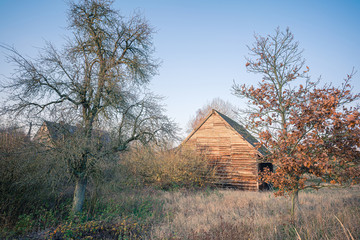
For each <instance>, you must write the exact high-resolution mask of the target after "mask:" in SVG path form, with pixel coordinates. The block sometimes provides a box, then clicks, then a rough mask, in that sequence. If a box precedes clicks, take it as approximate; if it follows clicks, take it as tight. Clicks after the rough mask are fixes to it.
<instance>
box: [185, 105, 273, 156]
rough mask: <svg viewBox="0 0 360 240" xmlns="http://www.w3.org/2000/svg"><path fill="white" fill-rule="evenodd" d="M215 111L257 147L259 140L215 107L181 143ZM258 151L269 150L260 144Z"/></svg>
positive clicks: (265, 151) (263, 152)
mask: <svg viewBox="0 0 360 240" xmlns="http://www.w3.org/2000/svg"><path fill="white" fill-rule="evenodd" d="M215 113H216V114H218V115H219V116H220V117H221V118H222V119H223V120H224V121H225V122H226V123H227V124H228V125H229V126H230V127H231V128H232V129H234V130H235V131H236V132H237V133H238V134H240V136H242V137H243V138H244V139H245V140H246V141H247V142H248V143H250V145H251V146H253V147H254V148H256V147H257V146H256V145H257V143H259V141H258V140H257V139H256V138H255V137H254V136H253V135H251V134H250V133H249V131H248V130H246V128H245V127H243V126H242V125H240V124H239V123H237V122H235V121H234V120H232V119H231V118H229V117H228V116H226V115H224V114H222V113H220V112H218V111H216V110H215V109H213V110H212V111H211V112H210V113H209V114H208V115H207V116H206V117H205V118H204V120H203V121H202V122H201V123H200V124H199V125H198V126H197V127H196V128H195V129H194V130H193V131H192V132H191V133H190V134H189V136H188V137H187V138H186V139H185V140H184V141H183V143H182V144H184V143H186V142H187V141H188V140H189V139H190V138H191V137H192V136H193V135H194V134H195V132H196V131H197V130H198V129H199V128H200V127H201V126H202V125H203V124H204V123H205V122H206V121H207V120H208V119H209V118H210V117H211V116H212V115H213V114H215ZM258 151H259V153H260V154H261V155H263V156H265V155H267V154H268V153H269V150H267V149H266V148H265V147H264V146H261V147H260V148H259V149H258Z"/></svg>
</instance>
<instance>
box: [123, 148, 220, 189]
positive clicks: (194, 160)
mask: <svg viewBox="0 0 360 240" xmlns="http://www.w3.org/2000/svg"><path fill="white" fill-rule="evenodd" d="M124 165H125V167H126V168H127V169H129V171H130V172H131V173H132V174H133V176H134V177H135V181H136V184H138V185H151V186H156V187H158V188H160V189H165V190H166V189H173V188H181V187H186V188H197V187H204V186H208V185H210V184H211V183H212V181H213V178H214V174H215V168H214V166H212V165H210V164H208V160H207V159H206V158H205V157H204V156H202V155H199V154H197V153H196V152H194V151H192V150H190V149H182V150H181V151H180V150H168V151H156V150H154V148H149V147H141V148H136V149H134V150H132V151H131V152H129V153H128V154H127V155H126V157H125V159H124Z"/></svg>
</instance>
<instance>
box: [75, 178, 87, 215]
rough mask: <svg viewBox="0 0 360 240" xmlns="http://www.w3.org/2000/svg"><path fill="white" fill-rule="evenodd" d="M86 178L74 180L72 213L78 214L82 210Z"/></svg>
mask: <svg viewBox="0 0 360 240" xmlns="http://www.w3.org/2000/svg"><path fill="white" fill-rule="evenodd" d="M86 185H87V178H86V177H80V178H77V179H76V182H75V190H74V198H73V206H72V213H78V212H80V211H81V210H82V207H83V205H84V201H85V192H86Z"/></svg>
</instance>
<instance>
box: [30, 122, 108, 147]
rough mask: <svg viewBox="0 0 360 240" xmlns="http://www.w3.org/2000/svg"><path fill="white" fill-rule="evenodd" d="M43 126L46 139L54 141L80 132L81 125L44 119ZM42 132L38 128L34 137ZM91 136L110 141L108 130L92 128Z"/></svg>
mask: <svg viewBox="0 0 360 240" xmlns="http://www.w3.org/2000/svg"><path fill="white" fill-rule="evenodd" d="M43 126H46V129H47V136H48V140H50V141H54V142H56V141H57V140H61V139H62V138H64V137H65V138H66V137H70V136H73V135H74V134H76V132H78V133H79V132H81V127H79V126H73V125H70V124H67V123H62V122H60V123H57V122H50V121H44V123H43ZM43 134H44V132H42V131H41V129H39V131H38V132H37V133H36V135H35V137H34V138H35V139H36V138H38V137H40V136H41V135H43ZM93 136H94V137H96V138H100V140H101V141H102V142H104V143H108V142H110V134H109V133H108V132H105V131H102V130H98V129H94V130H93Z"/></svg>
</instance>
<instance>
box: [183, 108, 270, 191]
mask: <svg viewBox="0 0 360 240" xmlns="http://www.w3.org/2000/svg"><path fill="white" fill-rule="evenodd" d="M256 143H258V141H257V140H256V138H254V137H253V136H252V135H251V134H250V133H249V132H248V131H247V130H246V129H245V128H244V127H243V126H241V125H240V124H238V123H236V122H235V121H233V120H232V119H230V118H229V117H227V116H225V115H224V114H221V113H219V112H218V111H216V110H212V112H211V113H210V114H209V115H208V116H207V117H206V118H205V119H204V121H203V122H202V123H200V124H199V126H198V127H197V128H195V129H194V130H193V131H192V132H191V133H190V135H189V136H188V137H187V138H186V139H185V140H184V141H183V142H182V144H181V145H182V146H189V147H191V148H193V149H195V150H196V151H198V152H202V153H205V155H206V156H207V157H208V158H209V159H210V160H212V162H214V163H215V164H216V166H217V174H216V176H217V178H218V182H219V183H220V184H222V185H224V186H232V187H236V188H239V189H244V190H255V191H257V190H259V183H258V162H257V159H258V156H259V155H266V154H267V153H268V151H267V149H266V148H264V147H261V148H260V149H256Z"/></svg>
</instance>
